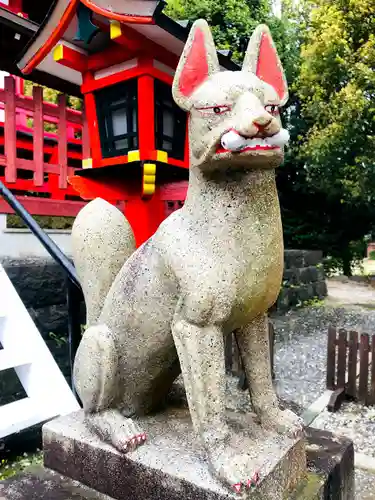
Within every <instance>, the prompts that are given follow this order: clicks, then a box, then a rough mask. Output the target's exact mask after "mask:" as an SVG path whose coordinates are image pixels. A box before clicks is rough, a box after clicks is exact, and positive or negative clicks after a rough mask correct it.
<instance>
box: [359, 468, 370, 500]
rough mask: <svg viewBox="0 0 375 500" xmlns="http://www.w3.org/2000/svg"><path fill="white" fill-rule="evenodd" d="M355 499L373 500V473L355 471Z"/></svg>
mask: <svg viewBox="0 0 375 500" xmlns="http://www.w3.org/2000/svg"><path fill="white" fill-rule="evenodd" d="M355 487H356V494H355V500H375V474H370V473H369V472H365V471H362V470H359V469H357V470H356V471H355Z"/></svg>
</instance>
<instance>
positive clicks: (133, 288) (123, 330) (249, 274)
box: [72, 20, 305, 491]
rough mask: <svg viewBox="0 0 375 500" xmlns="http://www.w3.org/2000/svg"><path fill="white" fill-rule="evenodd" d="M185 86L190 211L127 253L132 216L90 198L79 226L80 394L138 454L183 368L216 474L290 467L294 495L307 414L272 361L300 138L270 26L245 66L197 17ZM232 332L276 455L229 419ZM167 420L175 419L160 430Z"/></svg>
mask: <svg viewBox="0 0 375 500" xmlns="http://www.w3.org/2000/svg"><path fill="white" fill-rule="evenodd" d="M254 68H256V69H254ZM172 92H173V97H174V99H175V101H176V103H177V104H178V105H179V106H180V107H181V108H182V109H185V110H187V111H189V145H190V147H189V151H190V170H189V187H188V192H187V197H186V201H185V204H184V206H183V208H181V209H180V210H178V211H175V212H174V213H173V214H172V215H170V216H169V217H168V218H167V219H166V220H165V221H164V222H163V223H162V224H161V225H160V227H159V228H158V230H157V231H156V233H155V234H154V235H153V236H152V237H151V238H150V239H149V240H148V241H147V242H146V243H145V244H143V245H142V246H141V247H139V248H138V249H137V250H135V251H134V253H132V255H131V256H130V257H129V258H128V259H127V260H126V251H124V250H123V249H122V252H123V253H121V252H120V253H119V254H117V253H116V252H118V251H117V250H116V245H117V246H118V241H117V239H116V238H117V236H118V237H119V240H121V241H123V240H126V238H128V239H129V241H128V244H125V243H124V244H123V247H124V248H125V249H130V250H131V248H132V240H131V236H130V235H128V230H127V227H128V226H127V223H126V222H124V223H122V222H121V217H120V216H119V213H118V212H117V213H116V214H115V212H113V209H112V208H110V207H107V205H108V204H106V202H104V201H102V200H95V201H94V202H92V203H91V204H89V205H87V206H86V207H85V209H84V210H85V212H84V213H83V215H82V216H81V214H79V216H78V217H77V220H78V222H77V223H76V224H75V226H74V227H73V231H72V237H73V241H74V245H73V248H74V261H75V262H76V263H77V272H78V274H79V277H80V280H81V281H82V283H83V284H84V289H85V300H86V303H87V307H88V310H89V311H91V313H90V315H89V317H90V319H89V328H88V329H87V330H86V332H85V333H84V335H83V338H82V341H81V343H80V346H79V349H78V351H77V357H76V360H75V368H74V380H75V384H76V388H77V392H78V394H79V396H80V399H81V401H82V403H83V407H84V410H85V414H86V419H87V423H88V425H89V426H90V429H92V430H94V431H95V432H96V433H97V435H98V436H100V438H101V439H102V440H104V441H106V442H109V443H111V444H112V445H113V446H114V447H115V448H116V449H117V450H118V451H120V452H122V453H126V452H128V451H129V450H131V449H133V448H134V447H135V446H136V445H139V444H141V443H143V442H144V435H145V428H143V427H142V425H143V424H144V425H145V426H146V427H147V420H142V418H141V417H142V416H143V415H146V414H148V413H150V412H152V411H154V410H155V409H156V408H157V407H158V406H159V405H160V404H161V403H162V402H163V400H164V399H165V397H166V395H167V393H168V392H169V390H170V388H171V386H172V384H173V381H174V380H175V378H176V377H177V375H178V374H179V372H180V369H181V371H182V375H183V379H184V385H185V389H186V394H187V400H188V404H189V411H190V415H191V419H192V425H193V429H194V433H195V435H196V436H197V439H199V441H200V444H201V445H202V446H203V447H204V449H205V455H206V456H207V458H208V460H209V463H210V470H211V472H212V473H213V475H214V476H215V477H216V478H218V479H220V480H221V481H222V483H223V484H225V485H226V487H227V489H228V490H230V489H231V488H232V487H233V485H238V484H239V483H241V482H242V483H246V482H247V481H249V480H250V479H251V478H252V477H253V475H254V473H255V472H256V469H257V468H258V467H259V468H260V474H263V475H264V476H265V477H269V476H270V474H269V473H270V468H272V467H276V469H277V468H279V469H280V468H281V469H282V468H284V467H285V473H284V474H281V475H279V476H278V477H279V479H278V488H279V491H282V490H283V489H284V486H283V482H285V481H287V480H288V479H289V478H290V477H293V474H291V473H289V472H288V471H289V469H290V470H292V469H293V470H294V469H295V470H298V471H302V470H303V469H304V467H305V458H304V454H303V453H302V447H300V448H299V450H300V453H298V454H297V455H295V453H294V451H293V450H294V449H295V446H294V445H293V443H294V440H295V438H296V436H299V437H301V436H302V435H303V430H302V422H301V420H300V418H299V417H298V416H297V415H295V414H294V413H293V412H292V411H290V410H288V409H285V410H282V409H281V408H280V407H279V405H278V401H277V397H276V394H275V391H274V388H273V386H272V378H271V366H270V360H269V346H268V322H267V311H268V309H269V308H270V307H271V306H272V304H274V302H275V301H276V299H277V297H278V294H279V290H280V285H281V281H282V274H283V239H282V226H281V217H280V207H279V201H278V195H277V189H276V183H275V169H276V168H277V167H278V166H279V165H280V164H281V162H282V160H283V156H284V152H283V147H284V145H285V144H286V142H287V140H288V132H287V131H286V130H285V129H284V128H283V127H282V124H281V121H280V115H279V107H280V106H282V105H283V104H284V103H285V102H286V100H287V96H288V90H287V85H286V81H285V77H284V73H283V69H282V67H281V63H280V59H279V57H278V55H277V52H276V49H275V46H274V44H273V42H272V37H271V34H270V32H269V29H268V28H267V26H264V25H261V26H259V27H258V28H257V29H256V30H255V31H254V33H253V35H252V37H251V39H250V42H249V46H248V50H247V54H246V57H245V62H244V65H243V67H242V71H236V72H230V71H220V65H219V61H218V57H217V52H216V48H215V45H214V41H213V37H212V34H211V31H210V28H209V26H208V24H207V23H206V22H205V21H203V20H198V21H196V22H195V23H194V25H193V26H192V28H191V32H190V34H189V37H188V40H187V41H186V45H185V48H184V50H183V53H182V55H181V58H180V62H179V64H178V67H177V69H176V73H175V78H174V82H173V89H172ZM112 213H113V214H114V215H113V216H112V215H111V214H112ZM85 214H89V215H90V217H86V216H85ZM90 228H92V229H90ZM91 231H92V234H93V235H91ZM107 233H108V240H107V239H106V234H107ZM120 246H121V245H120ZM121 248H122V247H121ZM100 249H102V253H101V250H100ZM81 250H82V251H81ZM119 255H120V257H121V258H120V257H119ZM125 260H126V262H125V263H124V264H123V266H122V267H121V269H119V271H118V273H117V275H116V277H115V278H114V280H113V283H112V284H111V283H110V281H111V279H110V278H111V277H114V275H115V274H116V273H115V271H116V270H117V269H118V268H119V265H120V264H121V262H122V261H125ZM95 280H96V281H95ZM107 290H109V291H108V293H107ZM101 304H103V306H102V307H101ZM232 332H235V334H236V338H237V342H238V345H239V350H240V353H241V359H242V361H243V366H244V369H245V371H246V376H247V381H248V385H249V391H250V393H251V399H252V407H253V410H254V412H255V413H256V415H257V417H258V419H259V420H260V422H261V427H260V426H259V425H255V424H252V423H251V422H249V424H248V428H249V431H250V432H253V433H254V434H257V433H259V438H258V439H259V440H258V443H262V442H267V441H268V439H269V436H270V435H271V434H272V433H273V432H278V433H279V434H278V436H277V438H276V434H275V439H277V440H278V443H279V444H277V445H276V444H275V445H274V446H272V447H271V448H269V450H268V453H263V452H262V446H261V445H260V444H259V445H258V446H257V447H255V448H254V439H255V438H253V437H252V436H247V435H245V434H243V433H241V432H240V431H239V430H238V429H236V428H231V427H230V426H229V425H228V422H227V419H226V415H225V385H226V383H225V363H224V337H225V336H226V335H229V334H231V333H232ZM166 428H168V427H167V422H165V426H164V428H163V427H162V426H160V428H159V430H158V432H159V434H160V436H162V435H165V434H166V431H165V429H166ZM147 429H148V427H147ZM155 437H156V438H158V436H157V435H155ZM280 446H281V449H282V453H281V454H279V453H278V451H277V450H278V449H280ZM248 450H252V452H251V454H249V453H248ZM288 450H289V451H290V453H291V457H290V458H288ZM140 453H141V451H140ZM142 453H143V450H142ZM262 453H263V455H262ZM284 454H286V455H287V458H282V457H283V456H284ZM273 456H274V457H276V458H275V459H274V458H272V460H274V462H273V466H272V467H271V465H270V463H269V460H271V457H273ZM297 457H298V461H297V460H294V459H296V458H297ZM278 459H280V461H279V463H277V460H278ZM267 460H268V462H267ZM263 461H265V463H262V462H263ZM258 463H259V466H258V465H257V464H258ZM281 469H280V470H281ZM207 470H208V469H207ZM274 487H275V488H276V487H277V484H276V482H275V485H274Z"/></svg>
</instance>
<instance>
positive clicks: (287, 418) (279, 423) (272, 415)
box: [259, 408, 304, 438]
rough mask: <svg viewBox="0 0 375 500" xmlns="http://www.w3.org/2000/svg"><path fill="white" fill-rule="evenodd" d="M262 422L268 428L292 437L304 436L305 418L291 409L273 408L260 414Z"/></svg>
mask: <svg viewBox="0 0 375 500" xmlns="http://www.w3.org/2000/svg"><path fill="white" fill-rule="evenodd" d="M259 417H260V420H261V424H262V426H263V427H264V428H266V429H272V430H275V431H276V432H278V433H279V434H286V435H287V436H289V437H291V438H298V437H303V435H304V424H303V420H302V419H301V418H300V417H299V416H298V415H296V414H295V413H293V412H292V411H290V410H281V409H280V408H272V409H270V410H267V411H264V412H261V413H260V414H259Z"/></svg>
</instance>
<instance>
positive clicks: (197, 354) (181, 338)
mask: <svg viewBox="0 0 375 500" xmlns="http://www.w3.org/2000/svg"><path fill="white" fill-rule="evenodd" d="M172 334H173V337H174V341H175V345H176V349H177V353H178V356H179V360H180V365H181V371H182V375H183V379H184V383H185V389H186V395H187V399H188V404H189V409H190V414H191V418H192V422H193V426H194V430H195V431H196V432H197V433H198V435H199V436H200V438H201V440H202V443H203V445H204V448H205V450H206V452H207V455H208V458H209V462H210V465H211V469H212V471H213V473H214V474H215V475H216V476H217V477H218V478H219V479H220V480H222V481H223V482H224V483H225V484H227V485H228V486H230V487H233V488H234V489H235V491H237V492H241V490H242V488H243V487H245V486H243V485H246V484H247V485H249V484H251V479H250V478H253V477H254V474H255V473H256V471H255V470H252V467H253V463H252V461H251V459H250V457H249V455H248V454H247V453H246V452H243V451H241V449H240V447H239V446H238V443H239V440H243V439H242V436H241V437H238V436H236V435H234V434H233V431H231V430H230V429H229V427H228V425H227V422H226V418H225V394H226V379H225V363H224V340H223V332H222V329H221V328H220V327H219V326H217V324H215V322H210V323H209V324H205V325H202V324H201V323H199V325H198V324H195V323H193V322H191V321H188V320H187V319H186V316H184V315H181V314H178V315H176V317H175V320H174V323H173V325H172ZM248 444H249V446H250V445H251V443H250V442H249V443H248ZM242 448H243V449H248V448H246V446H243V447H242Z"/></svg>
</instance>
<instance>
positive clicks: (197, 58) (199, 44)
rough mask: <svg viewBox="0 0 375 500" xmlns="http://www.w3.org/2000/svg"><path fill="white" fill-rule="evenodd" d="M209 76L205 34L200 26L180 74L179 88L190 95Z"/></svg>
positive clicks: (186, 94)
mask: <svg viewBox="0 0 375 500" xmlns="http://www.w3.org/2000/svg"><path fill="white" fill-rule="evenodd" d="M207 77H208V62H207V54H206V48H205V46H204V34H203V31H202V30H201V29H200V28H197V29H196V30H195V33H194V35H193V40H192V44H191V47H190V50H189V52H188V53H187V56H186V61H185V64H184V66H183V68H182V71H181V74H180V80H179V82H178V89H179V91H180V92H181V94H182V95H183V96H185V97H189V96H191V94H192V93H193V92H194V90H195V89H197V88H198V87H199V85H200V84H201V83H203V82H204V81H205V79H206V78H207Z"/></svg>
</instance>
